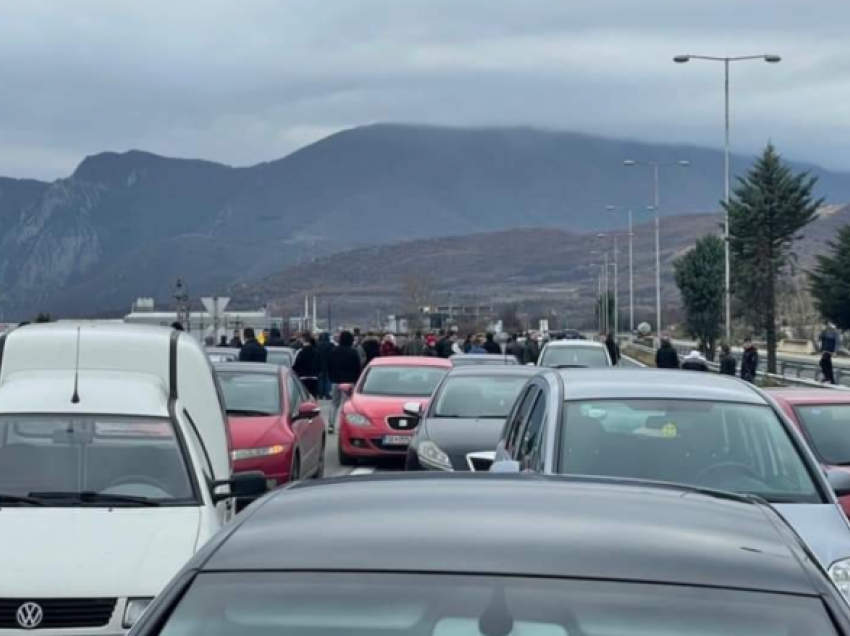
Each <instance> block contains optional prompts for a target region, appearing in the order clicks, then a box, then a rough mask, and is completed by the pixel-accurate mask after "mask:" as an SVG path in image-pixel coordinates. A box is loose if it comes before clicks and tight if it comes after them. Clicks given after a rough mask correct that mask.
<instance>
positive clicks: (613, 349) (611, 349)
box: [605, 333, 620, 367]
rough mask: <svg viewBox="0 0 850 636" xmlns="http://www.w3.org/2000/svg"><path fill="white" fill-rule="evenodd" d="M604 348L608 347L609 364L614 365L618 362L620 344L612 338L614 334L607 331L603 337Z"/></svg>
mask: <svg viewBox="0 0 850 636" xmlns="http://www.w3.org/2000/svg"><path fill="white" fill-rule="evenodd" d="M605 348H606V349H608V356H609V357H610V358H611V364H613V365H614V366H615V367H616V366H617V365H618V364H619V363H620V345H618V344H617V341H616V340H614V334H613V333H609V334H608V336H607V337H606V338H605Z"/></svg>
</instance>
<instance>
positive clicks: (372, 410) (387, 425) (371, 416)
mask: <svg viewBox="0 0 850 636" xmlns="http://www.w3.org/2000/svg"><path fill="white" fill-rule="evenodd" d="M451 368H452V363H451V362H449V361H448V360H444V359H442V358H419V357H391V358H376V359H375V360H372V362H371V363H369V365H368V366H367V367H366V369H365V370H364V371H363V374H362V375H361V376H360V381H359V382H358V383H357V385H356V386H355V387H351V386H346V385H343V386H341V387H340V388H341V389H342V390H343V392H345V393H348V395H349V398H348V401H347V402H346V403H345V405H344V406H343V408H342V413H341V415H340V418H339V461H340V463H341V464H342V465H343V466H351V465H353V464H355V463H356V462H357V460H358V459H368V458H379V457H398V458H402V459H403V458H404V457H406V456H407V447H408V446H409V445H410V440H411V439H412V438H413V434H414V432H415V431H416V426H417V425H418V424H419V420H418V418H416V417H413V416H410V415H406V414H405V413H404V405H405V404H408V403H411V402H415V403H418V404H421V405H423V407H424V406H427V403H428V400H429V399H430V397H431V394H432V393H433V392H434V389H435V388H436V387H437V385H438V384H439V383H440V380H442V379H443V376H444V375H445V374H446V373H448V371H449V370H450V369H451Z"/></svg>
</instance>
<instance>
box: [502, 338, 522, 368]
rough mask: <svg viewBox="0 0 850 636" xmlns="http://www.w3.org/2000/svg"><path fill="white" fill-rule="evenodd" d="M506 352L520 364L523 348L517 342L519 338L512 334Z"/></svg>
mask: <svg viewBox="0 0 850 636" xmlns="http://www.w3.org/2000/svg"><path fill="white" fill-rule="evenodd" d="M506 352H507V353H508V354H510V355H512V356H513V357H514V358H516V361H517V362H519V363H520V364H522V358H523V355H524V353H525V350H524V347H523V346H522V343H521V342H520V341H519V336H517V335H516V334H514V335H513V336H511V338H510V340H508V348H507V350H506Z"/></svg>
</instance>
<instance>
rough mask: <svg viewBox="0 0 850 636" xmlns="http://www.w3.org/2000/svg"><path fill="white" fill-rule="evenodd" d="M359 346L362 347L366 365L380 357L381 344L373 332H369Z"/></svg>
mask: <svg viewBox="0 0 850 636" xmlns="http://www.w3.org/2000/svg"><path fill="white" fill-rule="evenodd" d="M360 346H361V347H363V351H364V353H365V354H366V364H369V363H370V362H372V360H374V359H375V358H379V357H381V343H380V342H379V341H378V337H377V336H376V335H375V334H374V333H373V332H371V331H370V332H369V333H368V334H367V335H366V337H365V338H364V339H363V342H361V343H360Z"/></svg>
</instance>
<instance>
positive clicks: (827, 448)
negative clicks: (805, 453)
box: [797, 404, 850, 466]
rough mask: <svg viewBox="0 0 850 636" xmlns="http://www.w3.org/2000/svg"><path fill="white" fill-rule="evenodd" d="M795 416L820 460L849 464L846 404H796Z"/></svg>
mask: <svg viewBox="0 0 850 636" xmlns="http://www.w3.org/2000/svg"><path fill="white" fill-rule="evenodd" d="M797 415H798V417H799V419H800V421H801V422H802V424H803V427H804V428H805V429H806V433H808V436H809V439H810V440H811V443H812V446H813V447H814V450H815V452H816V453H817V454H818V455H819V456H820V458H821V459H822V460H823V461H824V463H826V464H831V465H833V466H850V404H829V405H826V404H825V405H817V406H814V405H813V406H798V407H797Z"/></svg>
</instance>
